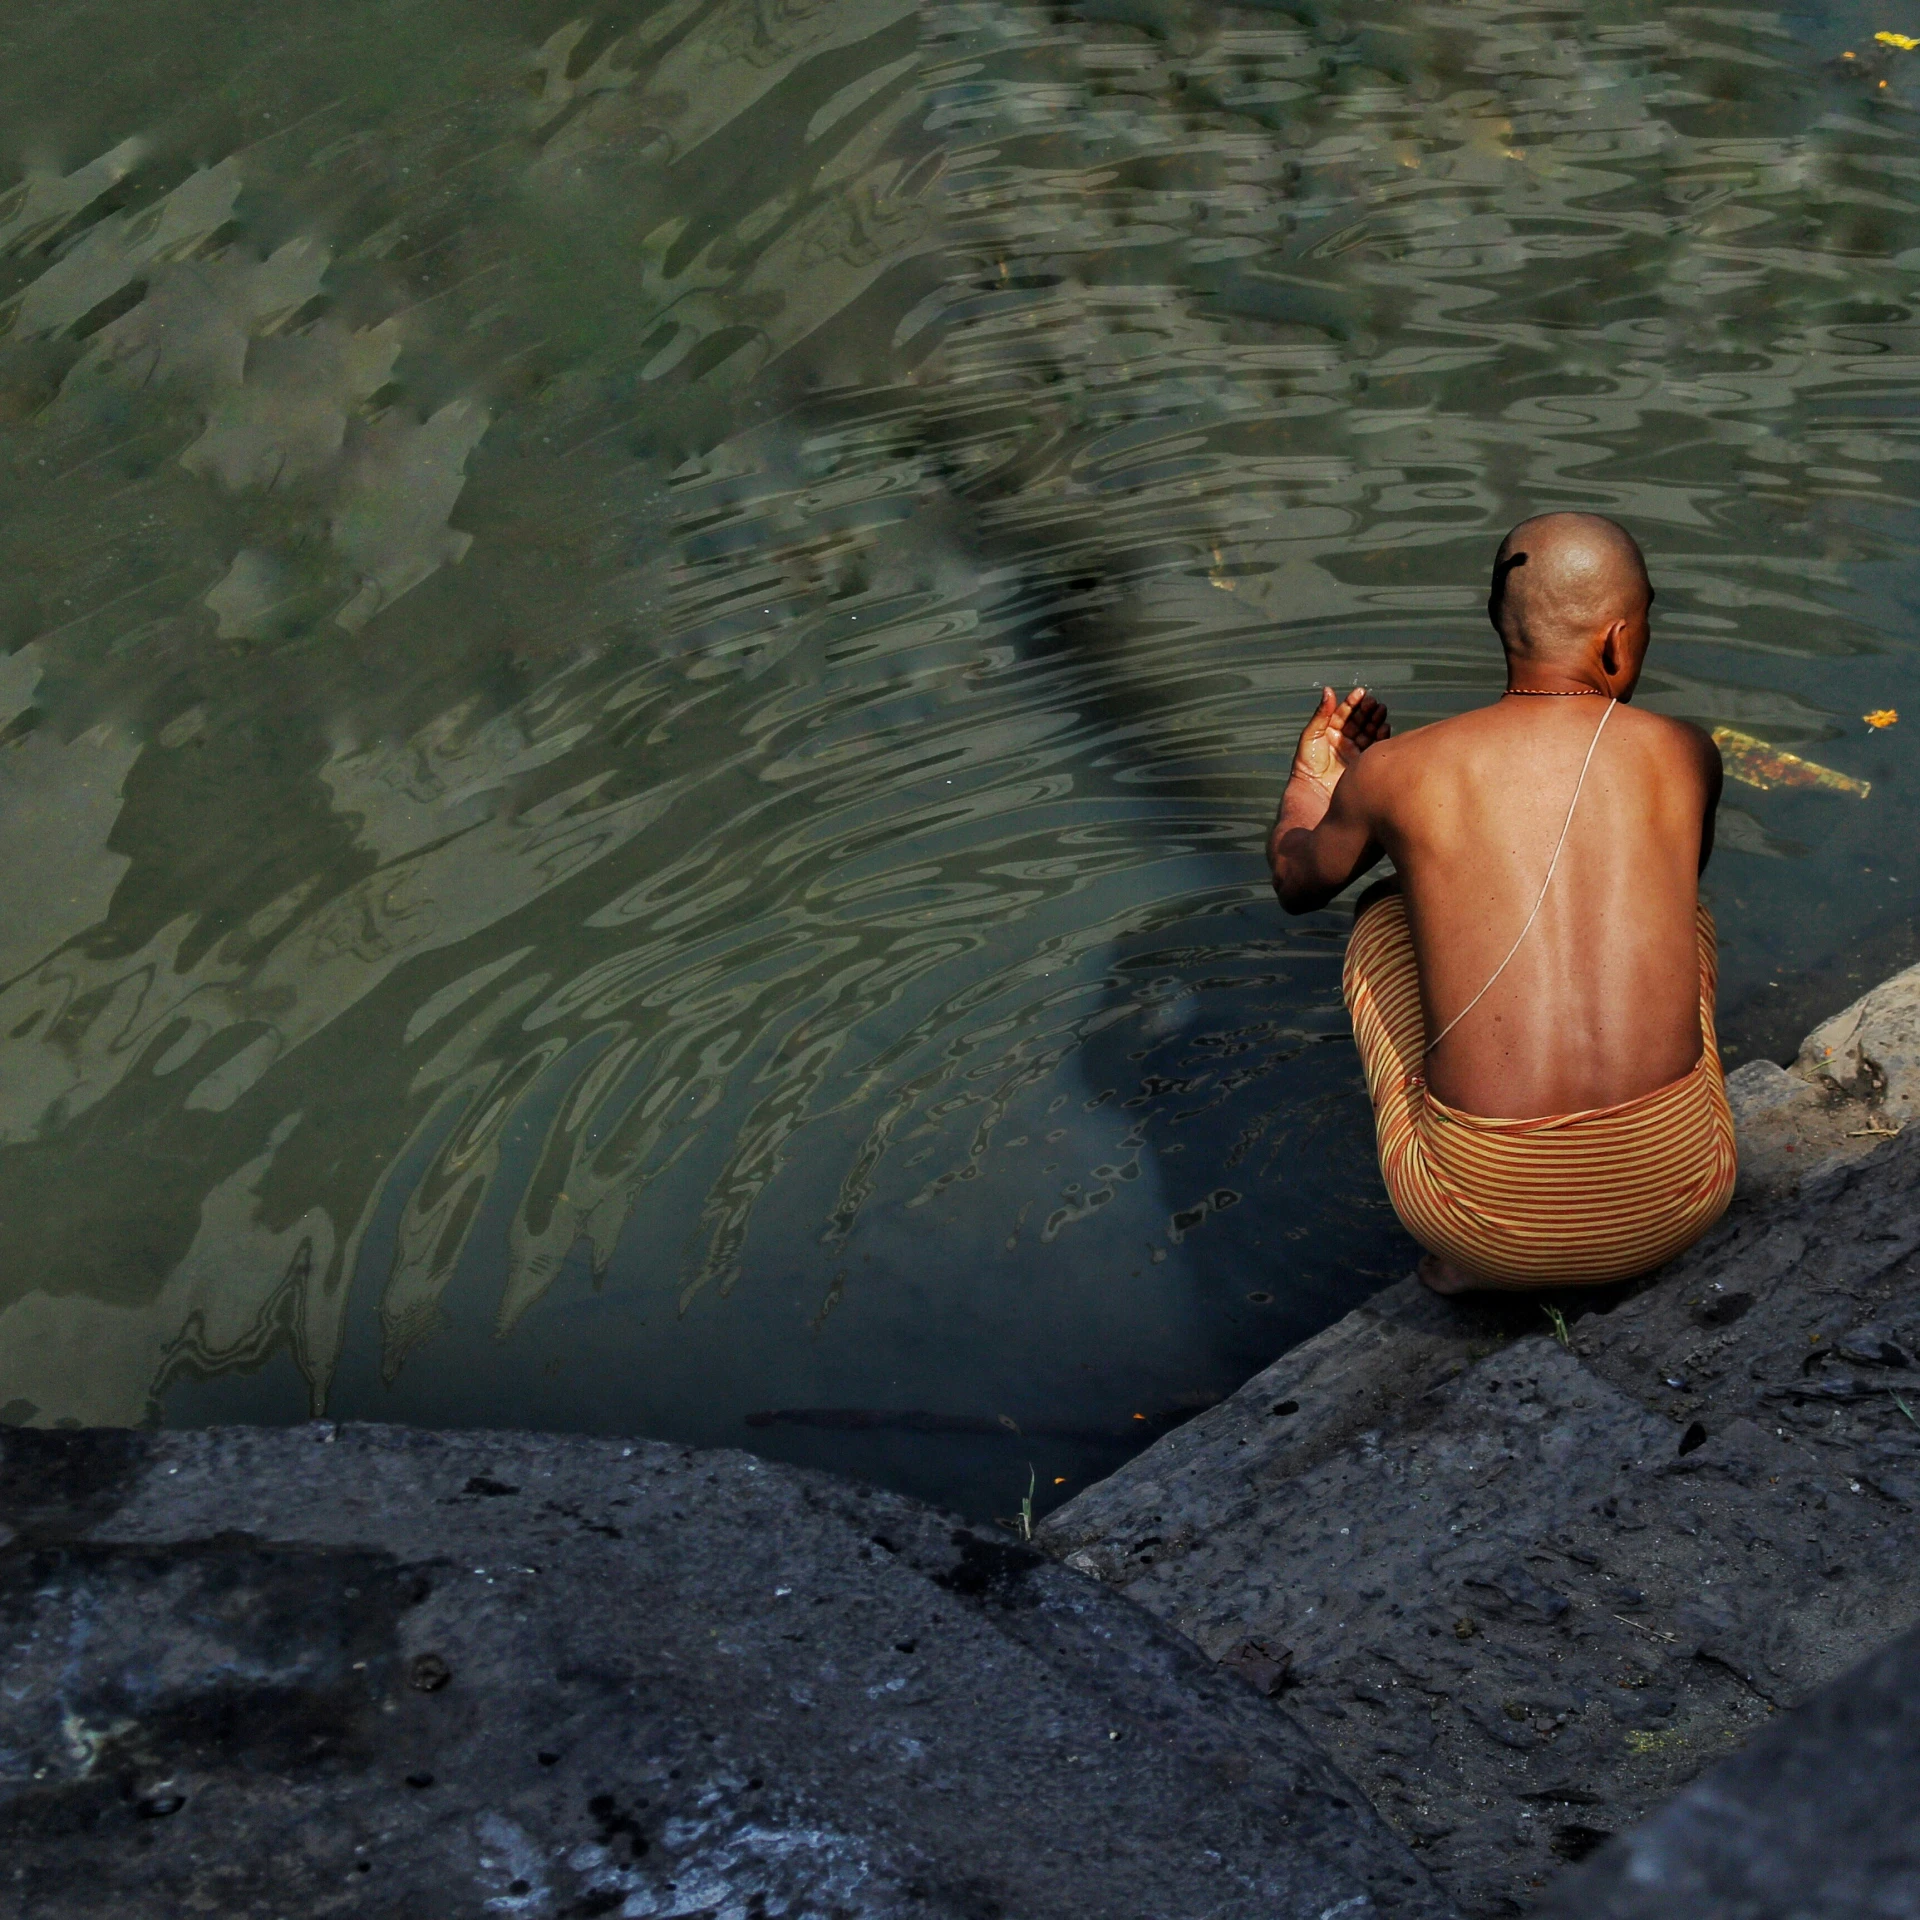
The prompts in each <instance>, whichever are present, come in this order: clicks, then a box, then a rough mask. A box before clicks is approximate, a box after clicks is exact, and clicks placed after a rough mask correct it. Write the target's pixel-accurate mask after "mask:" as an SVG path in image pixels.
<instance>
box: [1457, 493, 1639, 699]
mask: <svg viewBox="0 0 1920 1920" xmlns="http://www.w3.org/2000/svg"><path fill="white" fill-rule="evenodd" d="M1652 599H1653V588H1652V586H1651V585H1650V584H1649V582H1648V580H1647V563H1646V561H1645V560H1644V559H1643V558H1642V557H1641V553H1640V547H1639V543H1638V542H1637V541H1636V540H1635V539H1634V537H1633V535H1632V534H1630V533H1629V532H1628V531H1627V530H1626V528H1625V527H1623V526H1621V525H1620V524H1619V522H1618V521H1615V520H1608V519H1605V518H1603V517H1602V516H1601V515H1600V514H1597V513H1543V514H1539V515H1537V516H1536V517H1535V518H1534V519H1531V520H1522V521H1521V522H1520V524H1519V525H1518V526H1517V527H1515V528H1514V530H1513V531H1512V532H1511V533H1510V534H1508V535H1507V537H1506V538H1505V539H1504V540H1502V541H1501V542H1500V551H1499V552H1498V553H1497V554H1495V555H1494V561H1493V591H1492V593H1491V594H1490V595H1489V597H1488V600H1487V617H1488V618H1489V619H1490V620H1491V621H1492V622H1493V625H1494V631H1495V632H1497V633H1498V634H1499V636H1500V643H1501V645H1502V646H1504V647H1505V648H1506V650H1507V656H1508V658H1509V659H1510V660H1515V661H1520V660H1525V661H1532V662H1536V663H1538V664H1540V665H1548V664H1551V665H1555V666H1559V665H1563V664H1564V665H1571V664H1573V663H1574V662H1576V661H1579V660H1582V659H1584V658H1585V657H1586V656H1587V655H1589V654H1590V653H1594V652H1597V650H1598V649H1599V647H1600V645H1601V642H1602V640H1603V638H1604V636H1605V634H1606V632H1607V630H1608V628H1609V627H1611V626H1612V625H1613V624H1614V622H1616V621H1625V622H1627V623H1628V624H1629V625H1630V626H1636V625H1638V624H1639V623H1641V622H1643V621H1644V620H1645V618H1646V612H1647V607H1648V604H1649V603H1650V602H1651V601H1652Z"/></svg>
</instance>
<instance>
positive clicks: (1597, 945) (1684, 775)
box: [1349, 695, 1719, 1119]
mask: <svg viewBox="0 0 1920 1920" xmlns="http://www.w3.org/2000/svg"><path fill="white" fill-rule="evenodd" d="M1603 716H1605V717H1606V719H1607V728H1606V732H1605V734H1604V735H1603V736H1602V738H1601V741H1600V744H1599V746H1598V748H1597V749H1596V750H1595V752H1594V756H1593V762H1592V764H1591V766H1589V767H1588V769H1587V777H1586V783H1585V786H1584V788H1583V790H1582V793H1581V797H1580V804H1579V807H1578V809H1577V810H1576V811H1575V813H1574V816H1573V821H1572V824H1571V826H1570V827H1569V828H1568V831H1567V838H1566V843H1565V845H1564V847H1562V849H1561V852H1560V860H1559V865H1558V867H1557V869H1556V871H1555V875H1554V883H1553V885H1552V886H1551V887H1550V888H1549V889H1548V890H1547V895H1546V898H1545V900H1544V901H1542V902H1541V906H1540V914H1539V917H1538V919H1536V920H1535V921H1534V923H1533V927H1532V930H1531V931H1530V932H1529V933H1528V935H1527V937H1526V939H1525V940H1524V941H1522V942H1521V944H1520V947H1519V950H1518V951H1517V952H1515V953H1514V955H1513V958H1512V960H1511V961H1510V962H1509V963H1508V965H1507V967H1506V969H1505V970H1504V971H1503V972H1502V973H1501V974H1500V976H1499V978H1498V979H1496V980H1494V982H1493V985H1492V986H1491V987H1490V988H1489V989H1488V991H1487V993H1486V995H1485V997H1484V998H1483V999H1482V1000H1481V1001H1480V1002H1479V1004H1478V1005H1477V1006H1476V1007H1475V1008H1474V1010H1473V1012H1472V1013H1471V1014H1469V1015H1468V1016H1467V1017H1466V1018H1465V1019H1463V1020H1462V1021H1461V1022H1460V1024H1459V1025H1458V1026H1457V1027H1456V1028H1455V1029H1454V1030H1453V1032H1451V1033H1450V1034H1449V1035H1448V1036H1447V1038H1446V1039H1445V1040H1444V1041H1443V1042H1442V1043H1441V1044H1440V1045H1439V1046H1438V1047H1437V1048H1435V1050H1434V1052H1433V1053H1432V1054H1431V1055H1430V1056H1429V1058H1428V1061H1427V1085H1428V1087H1429V1088H1430V1089H1431V1090H1432V1092H1433V1094H1434V1096H1435V1098H1436V1099H1440V1100H1444V1101H1445V1102H1446V1103H1447V1105H1448V1106H1450V1107H1457V1108H1459V1109H1460V1110H1461V1111H1463V1112H1466V1113H1478V1114H1486V1115H1489V1116H1494V1117H1511V1118H1516V1119H1518V1118H1530V1117H1532V1116H1535V1115H1539V1114H1551V1113H1577V1112H1581V1111H1584V1110H1585V1109H1587V1108H1590V1107H1607V1106H1613V1105H1615V1104H1617V1103H1618V1102H1620V1101H1622V1100H1631V1099H1633V1098H1635V1097H1636V1096H1637V1095H1639V1094H1642V1093H1647V1092H1650V1091H1651V1090H1652V1089H1653V1088H1655V1087H1659V1086H1664V1085H1665V1084H1666V1083H1667V1082H1668V1081H1669V1080H1677V1079H1678V1078H1679V1077H1680V1076H1681V1075H1682V1074H1683V1073H1685V1072H1686V1071H1687V1070H1688V1069H1689V1068H1690V1067H1691V1066H1692V1065H1693V1063H1694V1062H1695V1061H1696V1060H1697V1059H1699V1057H1700V1004H1699V972H1698V966H1697V962H1696V957H1695V933H1694V909H1695V907H1696V905H1697V903H1698V894H1697V890H1696V882H1697V879H1698V875H1699V872H1700V864H1701V853H1702V842H1703V839H1704V836H1705V831H1706V826H1707V822H1708V819H1709V817H1710V815H1709V807H1710V805H1711V802H1712V799H1713V798H1714V797H1715V788H1716V787H1717V784H1718V782H1717V778H1716V776H1717V773H1718V768H1719V756H1718V754H1717V753H1716V751H1715V749H1714V746H1713V744H1712V742H1711V741H1710V740H1708V739H1707V737H1706V736H1705V735H1704V734H1703V733H1701V732H1700V731H1699V730H1698V729H1697V728H1695V727H1690V726H1687V725H1686V724H1685V723H1684V722H1682V721H1677V720H1668V719H1664V718H1662V717H1661V716H1660V715H1658V714H1651V713H1640V712H1636V711H1635V710H1634V709H1633V708H1631V707H1622V708H1617V709H1615V710H1614V711H1613V712H1612V713H1611V714H1608V712H1607V705H1606V702H1605V701H1604V700H1599V699H1579V698H1565V699H1558V698H1536V697H1529V696H1525V695H1508V696H1507V697H1506V698H1504V699H1502V700H1500V701H1498V702H1497V703H1496V704H1495V705H1493V706H1491V707H1484V708H1481V709H1480V710H1479V711H1477V712H1473V713H1465V714H1461V715H1460V716H1459V717H1458V718H1456V719H1452V720H1443V721H1441V722H1439V723H1438V724H1437V725H1435V726H1430V727H1422V728H1421V729H1420V730H1419V731H1418V732H1416V733H1411V734H1407V735H1405V736H1403V737H1402V738H1400V739H1398V740H1383V741H1381V742H1380V743H1379V744H1378V745H1377V746H1376V747H1375V748H1374V749H1373V750H1372V751H1371V752H1369V753H1368V754H1367V755H1366V756H1365V757H1364V758H1363V759H1362V760H1361V761H1360V762H1359V764H1358V765H1357V766H1356V767H1355V768H1354V769H1353V772H1352V774H1351V775H1350V776H1349V778H1350V779H1351V780H1352V781H1353V782H1354V783H1355V791H1354V793H1353V794H1352V795H1351V796H1349V798H1350V800H1351V801H1352V803H1353V811H1354V812H1355V813H1356V814H1360V815H1362V816H1363V817H1364V818H1365V820H1366V822H1367V827H1368V831H1369V837H1370V838H1371V839H1372V840H1373V841H1374V842H1375V843H1376V844H1377V845H1378V846H1379V847H1380V848H1381V850H1382V851H1383V852H1384V853H1385V854H1386V856H1387V857H1388V858H1389V859H1390V860H1391V861H1392V862H1393V864H1394V867H1395V868H1396V869H1397V871H1398V874H1399V882H1400V888H1401V891H1402V893H1403V894H1404V896H1405V898H1406V902H1407V916H1408V919H1409V921H1410V922H1411V924H1412V928H1413V939H1414V951H1415V953H1416V954H1417V955H1418V957H1419V962H1420V984H1421V998H1422V1000H1423V1002H1424V1004H1425V1007H1426V1015H1427V1030H1428V1032H1429V1033H1434V1034H1437V1033H1439V1032H1440V1031H1441V1029H1442V1028H1444V1027H1445V1026H1446V1025H1447V1024H1448V1022H1449V1021H1451V1020H1452V1019H1453V1018H1454V1016H1455V1015H1456V1014H1458V1013H1460V1011H1461V1010H1462V1009H1463V1008H1464V1007H1465V1006H1466V1005H1467V1003H1468V1002H1469V1001H1470V1000H1472V999H1473V997H1474V995H1475V994H1476V993H1478V992H1479V991H1480V989H1481V988H1482V987H1483V986H1484V985H1485V984H1486V982H1487V980H1488V979H1489V977H1490V976H1492V974H1493V973H1494V970H1495V969H1496V968H1497V967H1499V965H1500V963H1501V961H1502V960H1503V959H1505V958H1506V955H1507V952H1508V950H1509V948H1511V947H1512V946H1513V943H1514V939H1515V936H1516V935H1517V934H1518V933H1519V931H1520V929H1521V927H1522V926H1523V925H1524V924H1525V922H1526V919H1527V916H1528V914H1529V913H1530V912H1532V910H1533V905H1534V902H1535V900H1536V899H1537V898H1538V897H1539V893H1540V883H1541V880H1542V878H1543V876H1544V875H1545V873H1546V871H1547V866H1548V862H1549V861H1550V860H1551V859H1552V857H1553V851H1554V844H1555V842H1556V841H1557V840H1558V839H1559V837H1560V830H1561V827H1562V826H1563V825H1564V824H1565V823H1566V819H1567V808H1568V802H1569V801H1570V800H1571V799H1572V798H1573V789H1574V783H1575V781H1576V779H1577V778H1578V777H1579V773H1580V768H1581V763H1582V761H1583V760H1584V759H1585V758H1586V754H1587V749H1588V748H1589V746H1591V745H1592V744H1593V740H1594V734H1595V730H1596V729H1597V728H1598V727H1599V724H1600V721H1601V719H1602V717H1603Z"/></svg>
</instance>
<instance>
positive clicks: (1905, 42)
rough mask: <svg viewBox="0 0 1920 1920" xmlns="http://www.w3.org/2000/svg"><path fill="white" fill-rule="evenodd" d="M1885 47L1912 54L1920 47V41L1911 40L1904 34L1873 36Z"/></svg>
mask: <svg viewBox="0 0 1920 1920" xmlns="http://www.w3.org/2000/svg"><path fill="white" fill-rule="evenodd" d="M1873 37H1874V38H1875V39H1876V40H1878V41H1879V42H1880V44H1881V45H1882V46H1884V47H1898V48H1899V49H1900V51H1901V52H1902V53H1912V52H1913V51H1914V50H1915V48H1917V47H1920V40H1910V39H1908V37H1907V36H1906V35H1905V34H1904V33H1876V34H1875V35H1874V36H1873Z"/></svg>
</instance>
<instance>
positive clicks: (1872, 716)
mask: <svg viewBox="0 0 1920 1920" xmlns="http://www.w3.org/2000/svg"><path fill="white" fill-rule="evenodd" d="M1860 717H1861V719H1863V720H1864V721H1865V722H1866V723H1867V725H1868V726H1870V727H1872V728H1874V729H1876V730H1878V729H1879V728H1881V727H1890V726H1892V725H1893V723H1894V722H1895V721H1896V720H1898V719H1899V718H1900V716H1899V714H1897V713H1896V712H1895V711H1894V710H1893V708H1891V707H1875V708H1874V710H1873V711H1872V712H1871V713H1863V714H1862V715H1861V716H1860Z"/></svg>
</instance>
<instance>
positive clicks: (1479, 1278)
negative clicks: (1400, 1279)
mask: <svg viewBox="0 0 1920 1920" xmlns="http://www.w3.org/2000/svg"><path fill="white" fill-rule="evenodd" d="M1420 1278H1421V1279H1422V1280H1423V1281H1424V1282H1425V1283H1426V1284H1427V1285H1428V1286H1429V1287H1431V1288H1432V1289H1433V1290H1434V1292H1435V1293H1477V1292H1478V1291H1480V1289H1482V1288H1483V1287H1498V1286H1499V1284H1500V1283H1499V1281H1497V1280H1489V1279H1488V1278H1487V1277H1486V1275H1485V1274H1482V1273H1475V1272H1474V1271H1473V1270H1472V1269H1471V1268H1469V1267H1456V1266H1455V1265H1454V1264H1453V1262H1452V1261H1451V1260H1442V1259H1441V1258H1440V1256H1439V1255H1438V1254H1437V1253H1423V1254H1422V1255H1421V1256H1420Z"/></svg>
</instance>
